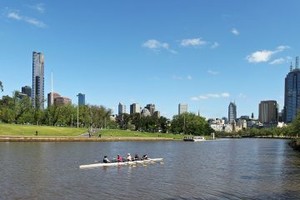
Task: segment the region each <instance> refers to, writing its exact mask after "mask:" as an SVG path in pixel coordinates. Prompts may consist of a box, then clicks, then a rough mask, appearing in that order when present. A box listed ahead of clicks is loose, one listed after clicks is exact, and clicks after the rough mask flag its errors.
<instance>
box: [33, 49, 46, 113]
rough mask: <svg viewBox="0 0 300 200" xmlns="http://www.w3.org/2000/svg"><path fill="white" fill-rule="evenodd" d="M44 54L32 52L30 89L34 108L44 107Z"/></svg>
mask: <svg viewBox="0 0 300 200" xmlns="http://www.w3.org/2000/svg"><path fill="white" fill-rule="evenodd" d="M44 82H45V81H44V55H43V53H41V52H35V51H34V52H33V54H32V90H31V100H32V104H33V106H34V108H37V107H39V108H40V109H44Z"/></svg>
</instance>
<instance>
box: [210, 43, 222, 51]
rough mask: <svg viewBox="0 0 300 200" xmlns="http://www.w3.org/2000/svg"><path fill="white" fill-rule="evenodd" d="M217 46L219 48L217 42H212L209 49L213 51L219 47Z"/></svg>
mask: <svg viewBox="0 0 300 200" xmlns="http://www.w3.org/2000/svg"><path fill="white" fill-rule="evenodd" d="M219 46H220V44H219V43H218V42H214V43H213V44H212V45H211V46H210V48H212V49H215V48H217V47H219Z"/></svg>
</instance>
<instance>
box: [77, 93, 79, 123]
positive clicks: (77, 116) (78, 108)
mask: <svg viewBox="0 0 300 200" xmlns="http://www.w3.org/2000/svg"><path fill="white" fill-rule="evenodd" d="M77 97H78V95H77ZM77 128H79V101H78V103H77Z"/></svg>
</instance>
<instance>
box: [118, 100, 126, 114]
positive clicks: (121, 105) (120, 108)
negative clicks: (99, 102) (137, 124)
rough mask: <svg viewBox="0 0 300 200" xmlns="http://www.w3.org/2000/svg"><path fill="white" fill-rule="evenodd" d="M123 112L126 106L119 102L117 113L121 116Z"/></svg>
mask: <svg viewBox="0 0 300 200" xmlns="http://www.w3.org/2000/svg"><path fill="white" fill-rule="evenodd" d="M124 113H126V106H125V105H124V104H122V103H119V105H118V115H119V116H121V115H122V114H124Z"/></svg>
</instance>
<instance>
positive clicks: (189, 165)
mask: <svg viewBox="0 0 300 200" xmlns="http://www.w3.org/2000/svg"><path fill="white" fill-rule="evenodd" d="M287 142H288V141H287V140H280V139H229V140H217V141H206V142H198V143H193V142H181V141H177V142H170V141H168V142H167V141H164V142H163V141H161V142H98V143H97V142H81V143H77V142H61V143H59V142H58V143H55V142H40V143H39V142H36V143H30V142H28V143H22V142H16V143H14V142H10V143H9V142H3V143H0V199H75V200H76V199H128V200H129V199H146V200H147V199H153V200H156V199H166V200H171V199H183V200H190V199H299V197H300V153H299V152H296V151H293V150H292V149H291V148H290V147H289V146H288V145H287ZM128 152H130V153H132V154H135V153H139V154H144V153H147V154H148V156H149V157H162V158H164V162H163V163H156V164H149V165H146V166H143V165H138V166H131V167H130V166H120V167H107V168H102V167H101V168H94V169H79V165H82V164H89V163H95V161H97V160H101V159H102V157H103V156H104V155H107V156H109V157H110V158H111V157H115V156H116V155H117V154H122V155H124V156H125V155H126V154H127V153H128Z"/></svg>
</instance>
